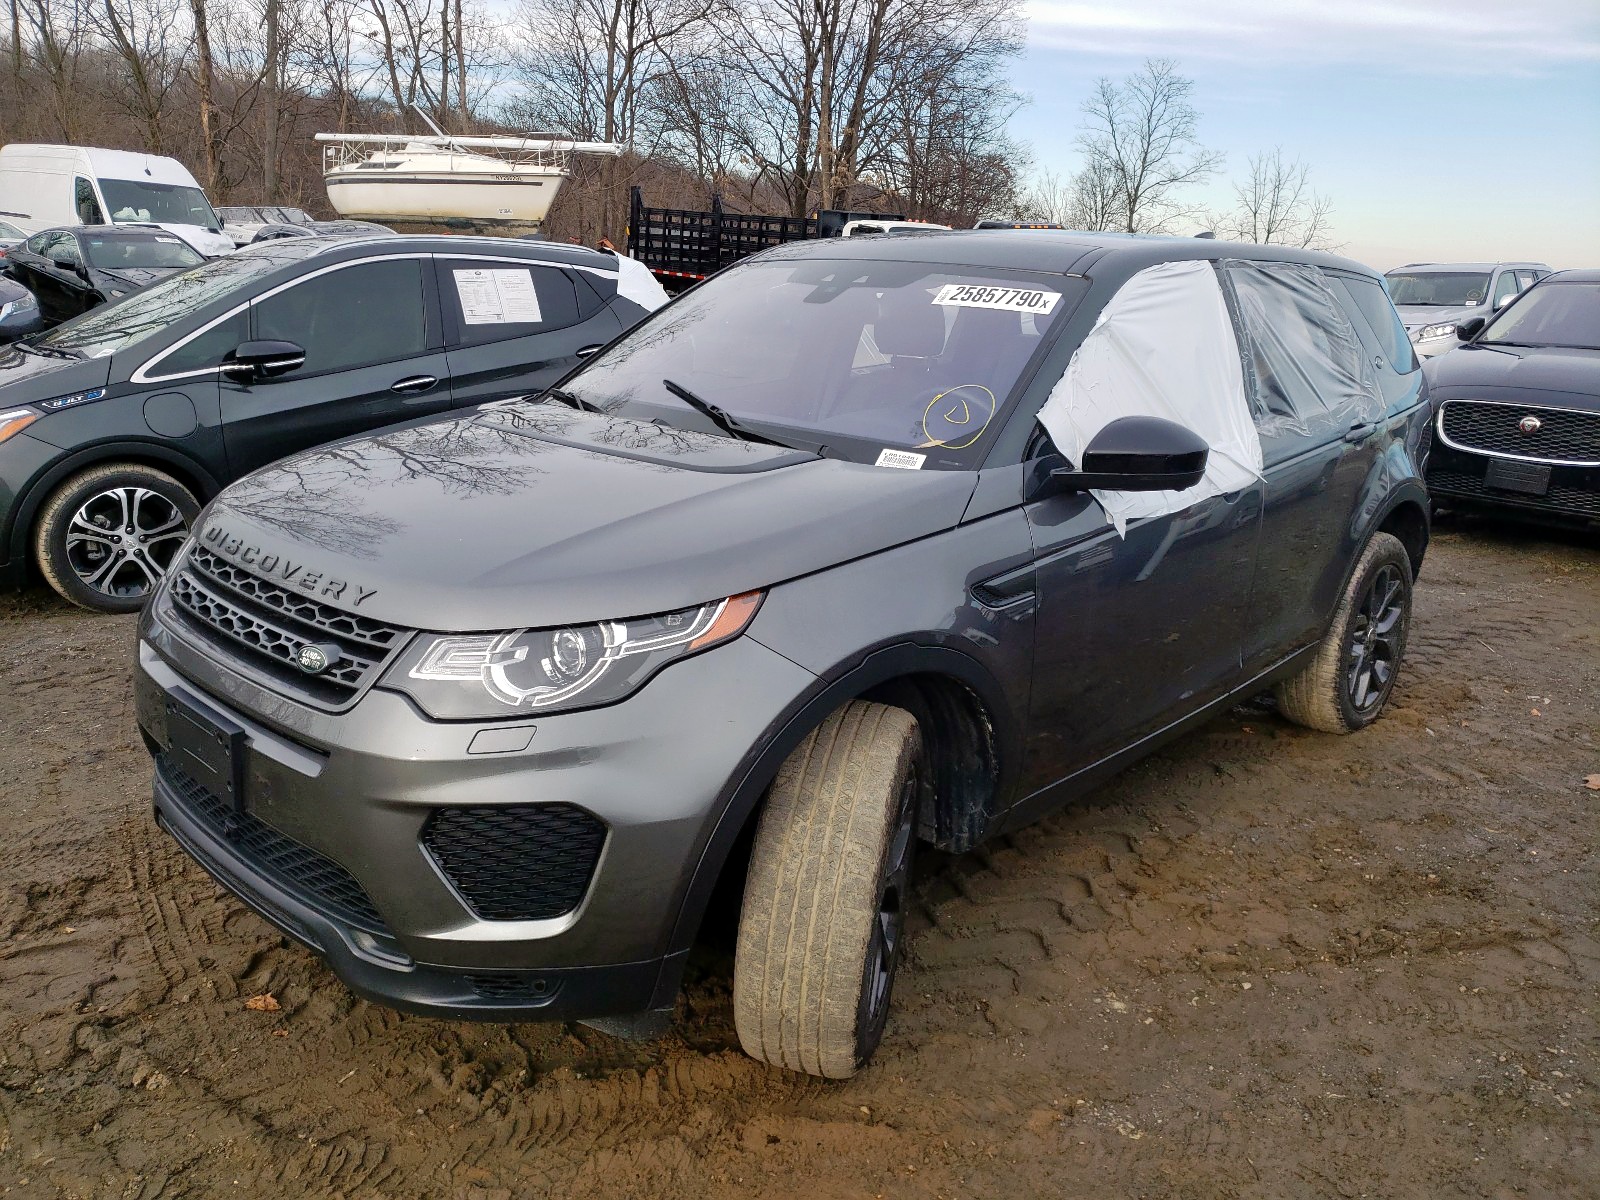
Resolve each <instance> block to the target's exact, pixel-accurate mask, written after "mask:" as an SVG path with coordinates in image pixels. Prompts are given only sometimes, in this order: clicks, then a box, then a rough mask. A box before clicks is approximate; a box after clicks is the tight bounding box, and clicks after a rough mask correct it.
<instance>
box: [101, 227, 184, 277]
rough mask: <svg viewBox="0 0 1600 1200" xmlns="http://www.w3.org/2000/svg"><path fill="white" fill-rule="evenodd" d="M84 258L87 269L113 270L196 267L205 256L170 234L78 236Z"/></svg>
mask: <svg viewBox="0 0 1600 1200" xmlns="http://www.w3.org/2000/svg"><path fill="white" fill-rule="evenodd" d="M78 240H79V241H80V242H82V243H83V250H84V256H85V257H86V258H87V259H88V260H89V265H90V266H91V267H99V268H100V269H101V270H102V271H116V270H120V269H123V268H126V267H197V266H199V265H200V264H201V263H203V262H205V257H204V256H203V255H201V254H200V253H199V252H198V251H196V250H195V249H194V247H193V246H190V245H189V244H188V243H187V242H185V241H184V240H183V239H182V238H178V237H173V236H172V235H170V234H152V235H151V236H149V237H129V236H127V235H122V236H117V237H107V236H105V235H103V234H82V235H80V236H79V238H78Z"/></svg>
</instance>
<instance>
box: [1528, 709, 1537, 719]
mask: <svg viewBox="0 0 1600 1200" xmlns="http://www.w3.org/2000/svg"><path fill="white" fill-rule="evenodd" d="M1528 711H1529V712H1531V713H1532V714H1533V715H1534V716H1536V717H1537V716H1538V715H1539V710H1538V709H1537V708H1530V709H1529V710H1528Z"/></svg>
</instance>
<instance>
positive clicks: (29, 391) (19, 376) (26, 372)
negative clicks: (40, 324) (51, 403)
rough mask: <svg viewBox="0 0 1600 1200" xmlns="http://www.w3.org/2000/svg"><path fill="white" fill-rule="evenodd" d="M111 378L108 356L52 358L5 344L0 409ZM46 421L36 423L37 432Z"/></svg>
mask: <svg viewBox="0 0 1600 1200" xmlns="http://www.w3.org/2000/svg"><path fill="white" fill-rule="evenodd" d="M110 377H111V359H110V357H109V356H108V357H106V358H52V357H50V356H49V355H47V354H40V353H39V352H38V351H36V350H24V349H23V348H22V347H21V346H6V347H4V348H0V409H7V408H15V407H16V406H17V405H19V404H37V403H38V402H39V401H41V400H53V399H55V398H56V397H58V396H70V395H72V394H74V393H76V392H87V391H92V390H94V389H95V388H103V387H105V385H106V380H107V379H109V378H110ZM48 420H49V418H48V417H46V418H45V421H48ZM45 421H41V422H40V423H39V424H38V425H35V426H33V429H34V431H35V432H42V431H43V429H44V425H45Z"/></svg>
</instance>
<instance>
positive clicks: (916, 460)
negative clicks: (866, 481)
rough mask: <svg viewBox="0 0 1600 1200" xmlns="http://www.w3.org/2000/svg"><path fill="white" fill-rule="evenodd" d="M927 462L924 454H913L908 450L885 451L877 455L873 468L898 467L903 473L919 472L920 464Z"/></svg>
mask: <svg viewBox="0 0 1600 1200" xmlns="http://www.w3.org/2000/svg"><path fill="white" fill-rule="evenodd" d="M927 461H928V456H927V455H926V454H913V453H911V451H909V450H885V451H883V453H881V454H879V455H878V461H877V462H876V463H874V464H873V465H874V466H878V467H899V468H901V469H902V470H905V471H920V470H921V469H922V464H923V463H925V462H927Z"/></svg>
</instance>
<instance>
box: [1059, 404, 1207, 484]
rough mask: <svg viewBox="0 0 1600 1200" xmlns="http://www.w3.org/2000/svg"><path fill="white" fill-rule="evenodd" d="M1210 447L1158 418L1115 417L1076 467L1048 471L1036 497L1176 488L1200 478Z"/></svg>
mask: <svg viewBox="0 0 1600 1200" xmlns="http://www.w3.org/2000/svg"><path fill="white" fill-rule="evenodd" d="M1210 455H1211V447H1209V446H1207V445H1206V443H1205V441H1204V440H1203V439H1202V438H1201V437H1200V436H1199V435H1198V434H1196V433H1194V432H1193V431H1192V430H1189V429H1186V428H1184V427H1183V426H1182V425H1179V424H1178V423H1177V422H1175V421H1168V420H1166V419H1165V418H1162V417H1119V418H1117V419H1116V420H1115V421H1112V422H1111V423H1110V424H1109V425H1107V426H1106V427H1105V428H1104V429H1102V430H1101V431H1100V432H1099V433H1097V434H1095V435H1094V437H1093V438H1091V439H1090V441H1089V445H1088V447H1087V448H1086V449H1085V450H1084V452H1083V466H1082V469H1081V470H1077V471H1074V470H1071V469H1068V468H1062V469H1058V470H1055V471H1051V472H1050V474H1049V475H1048V476H1047V477H1046V478H1045V479H1044V480H1043V481H1042V484H1041V487H1040V488H1039V489H1038V493H1037V495H1036V496H1035V497H1034V498H1035V499H1038V498H1040V497H1042V496H1053V495H1055V494H1056V493H1058V492H1082V491H1087V490H1089V489H1090V488H1104V489H1105V490H1107V491H1114V492H1181V491H1184V490H1185V489H1187V488H1192V487H1194V486H1195V485H1196V484H1198V483H1199V482H1200V480H1201V479H1202V478H1204V476H1205V473H1206V460H1207V459H1208V458H1209V457H1210Z"/></svg>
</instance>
